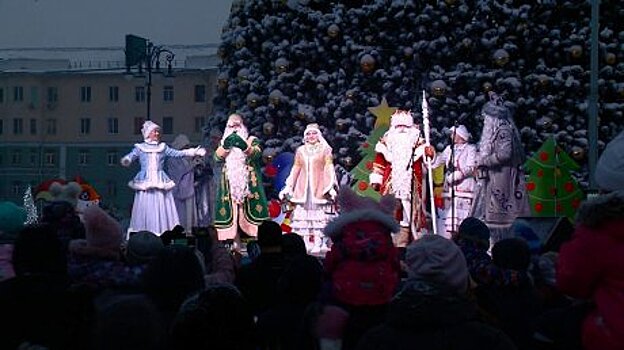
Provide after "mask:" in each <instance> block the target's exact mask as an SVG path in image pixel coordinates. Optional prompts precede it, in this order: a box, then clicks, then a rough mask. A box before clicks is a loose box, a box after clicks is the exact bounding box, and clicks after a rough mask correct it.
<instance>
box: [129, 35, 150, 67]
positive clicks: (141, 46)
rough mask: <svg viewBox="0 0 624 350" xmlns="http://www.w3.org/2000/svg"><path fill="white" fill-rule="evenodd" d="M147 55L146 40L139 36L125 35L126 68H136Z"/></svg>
mask: <svg viewBox="0 0 624 350" xmlns="http://www.w3.org/2000/svg"><path fill="white" fill-rule="evenodd" d="M146 55H147V39H145V38H141V37H140V36H136V35H132V34H127V35H126V67H127V68H130V67H132V66H136V65H138V64H140V63H141V62H143V61H144V60H145V57H146Z"/></svg>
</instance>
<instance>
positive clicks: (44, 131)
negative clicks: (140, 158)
mask: <svg viewBox="0 0 624 350" xmlns="http://www.w3.org/2000/svg"><path fill="white" fill-rule="evenodd" d="M115 54H116V55H117V57H119V56H121V57H123V50H122V49H119V51H116V52H115ZM176 56H177V55H176ZM1 57H2V52H0V145H1V146H2V147H0V172H1V173H2V175H1V176H0V200H11V201H14V202H16V203H19V204H21V203H22V199H23V195H24V193H25V191H26V188H27V187H28V186H36V185H37V184H39V183H41V182H42V181H44V180H47V179H51V178H64V179H68V180H71V179H73V178H75V177H76V176H80V177H82V178H83V179H85V180H86V181H88V182H89V183H90V184H91V185H93V186H94V187H95V189H96V191H98V193H99V194H100V195H101V196H102V200H103V202H104V204H106V205H108V206H114V207H115V208H117V209H118V210H119V212H120V213H122V214H124V215H129V212H130V209H131V205H132V198H133V194H134V193H133V192H132V190H131V189H130V188H128V186H127V183H128V181H129V180H130V179H131V178H132V177H133V176H134V174H135V173H136V171H137V170H138V166H137V165H136V164H135V165H133V166H132V167H130V168H124V167H121V166H120V165H119V159H120V158H121V157H123V155H125V154H126V153H127V152H129V151H130V150H131V147H132V145H133V143H135V142H139V141H141V140H142V136H141V133H140V129H141V125H142V124H143V122H144V121H145V120H146V117H147V116H146V114H147V99H148V96H147V95H148V90H150V91H151V108H150V117H151V118H150V119H151V120H153V121H154V122H156V123H158V124H160V125H161V127H162V134H163V140H164V141H167V142H170V141H172V140H173V139H174V138H175V136H177V135H178V134H181V133H183V134H186V135H187V136H188V137H189V138H190V139H191V141H192V142H195V143H199V142H200V141H201V139H202V127H203V126H204V124H205V123H206V121H207V119H208V118H209V117H210V115H211V113H212V99H213V96H214V91H215V88H216V64H215V59H214V58H213V57H212V56H209V55H206V56H203V58H204V59H200V58H198V57H200V56H192V57H191V56H187V57H182V58H181V59H180V60H178V61H176V62H177V64H174V67H173V69H172V71H171V73H172V74H167V73H166V72H165V71H162V72H155V73H153V74H152V84H151V88H149V89H148V86H147V78H148V77H147V76H146V72H144V71H143V72H141V73H139V72H137V71H133V72H126V70H125V69H124V68H123V66H122V65H123V58H121V59H120V60H117V61H107V62H108V63H104V64H103V63H102V62H101V61H100V63H98V64H96V63H94V62H89V63H83V62H80V63H77V61H72V60H71V59H58V58H55V59H49V60H46V59H4V60H2V59H1ZM111 62H112V63H111ZM191 62H192V63H191ZM174 63H175V62H174ZM115 64H116V65H117V66H118V67H115ZM111 66H113V67H112V68H111ZM101 67H104V68H101Z"/></svg>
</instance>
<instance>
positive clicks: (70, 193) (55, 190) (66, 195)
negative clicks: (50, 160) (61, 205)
mask: <svg viewBox="0 0 624 350" xmlns="http://www.w3.org/2000/svg"><path fill="white" fill-rule="evenodd" d="M81 192H82V187H81V186H80V184H79V183H77V182H74V181H72V182H69V183H68V184H67V185H63V184H61V183H60V182H54V183H52V185H50V194H51V195H52V200H53V201H65V202H68V203H69V204H71V205H72V206H73V207H74V208H75V207H76V205H77V204H78V196H80V193H81Z"/></svg>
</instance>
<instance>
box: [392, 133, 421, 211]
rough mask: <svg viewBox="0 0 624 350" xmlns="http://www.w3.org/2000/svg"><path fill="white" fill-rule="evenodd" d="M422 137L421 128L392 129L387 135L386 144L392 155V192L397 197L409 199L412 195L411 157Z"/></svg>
mask: <svg viewBox="0 0 624 350" xmlns="http://www.w3.org/2000/svg"><path fill="white" fill-rule="evenodd" d="M419 138H420V130H418V129H415V128H412V129H408V130H407V132H397V131H396V130H391V131H389V132H388V134H387V135H386V145H387V147H388V151H389V152H390V155H391V157H392V160H391V163H392V172H391V176H392V193H393V194H394V196H395V197H396V198H397V199H409V198H411V196H412V175H413V172H412V168H411V164H412V163H411V161H412V159H411V157H412V154H413V149H414V146H415V145H416V143H417V142H418V139H419Z"/></svg>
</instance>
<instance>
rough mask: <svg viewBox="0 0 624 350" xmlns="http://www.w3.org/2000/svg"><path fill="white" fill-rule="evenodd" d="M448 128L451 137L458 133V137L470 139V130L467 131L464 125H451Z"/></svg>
mask: <svg viewBox="0 0 624 350" xmlns="http://www.w3.org/2000/svg"><path fill="white" fill-rule="evenodd" d="M449 130H450V132H451V134H450V136H451V137H453V135H459V137H461V138H462V139H464V140H466V141H468V140H470V138H471V137H472V135H471V134H470V131H468V129H467V128H466V127H465V126H464V125H460V126H458V127H454V126H452V127H451V128H450V129H449Z"/></svg>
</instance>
